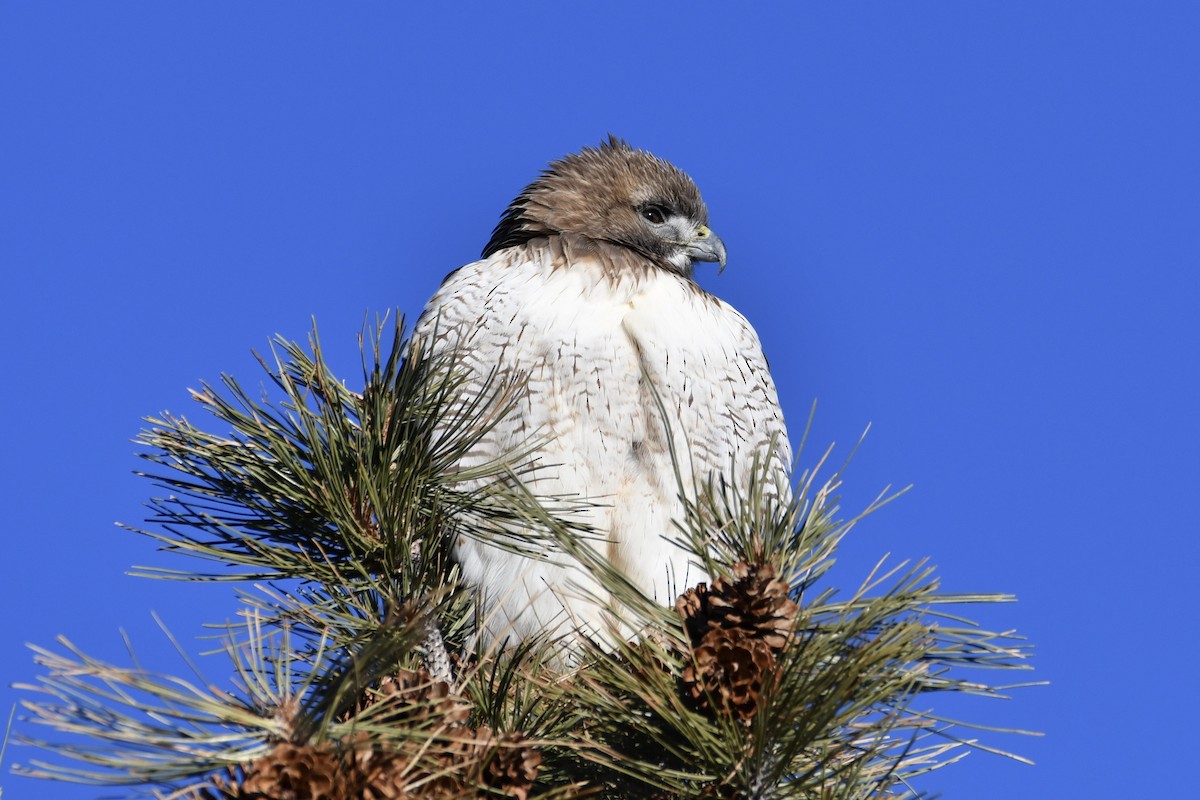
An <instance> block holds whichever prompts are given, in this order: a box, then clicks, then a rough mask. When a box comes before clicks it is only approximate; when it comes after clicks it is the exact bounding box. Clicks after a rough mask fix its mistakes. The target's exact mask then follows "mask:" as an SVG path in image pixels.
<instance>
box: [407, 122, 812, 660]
mask: <svg viewBox="0 0 1200 800" xmlns="http://www.w3.org/2000/svg"><path fill="white" fill-rule="evenodd" d="M707 221H708V219H707V210H706V209H705V206H704V203H703V200H702V199H701V197H700V193H699V191H698V190H697V189H696V187H695V185H694V184H693V183H692V181H691V179H690V178H688V177H687V175H685V174H684V173H683V172H681V171H679V170H678V169H676V168H675V167H673V166H671V165H670V164H668V163H667V162H665V161H662V160H660V159H657V158H655V157H653V156H651V155H650V154H648V153H645V152H644V151H640V150H635V149H633V148H631V147H629V146H628V145H626V144H625V143H624V142H621V141H619V140H616V139H612V138H610V139H609V140H608V141H607V142H605V143H603V144H601V146H600V147H598V148H585V149H584V150H583V151H582V152H581V153H577V154H575V155H572V156H568V157H566V158H564V159H562V160H560V161H558V162H555V163H553V164H551V166H550V168H549V169H548V170H547V171H546V172H545V173H543V175H542V176H541V177H540V178H539V179H538V180H537V181H535V182H534V183H533V184H531V185H530V186H529V187H527V188H526V189H525V191H523V192H522V193H521V194H520V195H519V196H518V197H517V199H516V200H514V201H513V203H512V205H511V206H510V207H509V209H508V210H507V211H506V212H505V214H504V216H503V217H502V219H501V222H500V224H499V225H498V226H497V227H496V230H495V232H494V234H493V236H492V239H491V241H490V242H489V243H488V245H487V247H485V249H484V252H483V255H484V257H483V259H482V260H480V261H476V262H474V263H471V264H468V265H466V266H464V267H462V268H460V269H459V270H457V271H455V272H453V273H451V274H450V276H448V277H447V279H446V281H445V282H444V283H443V285H442V286H441V288H440V289H439V290H438V291H437V293H436V294H435V295H434V297H433V299H432V300H430V302H429V304H428V306H427V307H426V309H425V311H424V313H423V314H422V316H421V318H420V319H419V320H418V322H417V326H416V329H415V332H414V341H415V342H417V343H418V345H419V346H420V347H421V348H422V352H425V353H429V354H434V355H437V354H450V355H452V356H453V358H454V359H455V361H456V363H457V365H458V367H459V369H460V370H461V371H462V372H463V374H464V376H465V378H466V381H467V385H466V386H465V387H464V397H466V396H470V395H472V393H480V392H483V391H485V385H486V384H488V381H489V380H490V379H495V378H499V379H502V380H515V381H516V382H517V385H518V386H519V397H518V400H517V402H516V405H515V407H514V408H513V409H512V411H510V412H509V413H508V414H507V415H505V416H504V418H503V419H501V420H500V421H499V423H498V424H496V425H495V426H494V427H492V428H491V429H490V430H488V431H487V432H486V434H484V435H483V437H482V438H481V440H480V441H479V443H478V444H477V445H476V447H475V451H474V452H472V453H471V454H470V456H469V457H470V458H471V460H486V459H492V458H503V457H506V456H508V455H510V454H514V453H521V452H524V451H525V450H526V449H527V448H528V446H529V444H530V442H531V441H533V440H535V439H536V440H538V441H539V442H540V446H539V448H538V449H537V451H536V453H535V454H534V456H533V457H534V459H535V464H536V469H535V470H534V471H533V472H532V473H531V478H532V479H531V480H530V481H529V484H528V485H529V487H530V488H531V489H532V490H533V491H534V493H535V494H537V495H538V496H543V497H547V498H558V500H556V501H555V502H563V501H562V498H573V499H576V500H577V501H578V503H572V504H571V505H574V506H579V505H580V504H583V506H584V507H583V508H582V509H579V508H577V509H576V511H575V512H574V513H575V515H576V519H577V521H582V522H585V523H586V524H588V525H590V526H592V527H593V528H594V529H595V530H596V531H597V532H599V533H600V534H602V535H603V537H604V542H603V543H601V544H599V545H597V546H598V547H600V549H601V550H602V551H603V553H604V554H605V555H606V556H608V558H609V559H610V560H611V561H612V562H613V564H614V565H615V566H617V567H618V568H619V569H621V570H622V571H623V572H625V574H626V575H627V576H628V577H629V578H630V579H631V580H632V582H633V583H634V584H635V585H637V586H638V587H640V588H642V589H643V590H644V591H645V592H646V593H648V594H649V595H651V596H653V597H654V598H655V599H656V600H658V601H659V602H662V603H664V604H669V603H671V602H673V601H674V599H675V597H676V596H677V595H678V594H679V593H680V592H682V591H683V590H684V589H685V588H687V587H688V586H691V585H694V584H695V583H696V582H698V581H701V580H705V579H706V578H707V576H706V575H705V574H704V572H703V570H702V568H701V567H700V565H699V564H698V563H696V559H695V558H694V557H693V556H690V555H689V554H688V553H686V552H684V551H683V550H681V549H680V548H678V547H676V546H675V545H674V544H673V543H672V542H671V541H670V540H673V539H677V538H678V530H677V529H676V528H675V527H674V524H673V521H674V520H678V519H680V517H681V515H682V503H681V501H680V498H679V485H680V484H679V481H678V477H679V475H678V474H677V471H676V464H675V461H674V460H673V458H672V455H671V450H672V444H673V445H674V449H675V451H676V452H677V454H678V455H679V468H680V470H681V473H682V477H683V485H684V486H692V485H693V480H694V479H695V480H699V481H701V482H702V481H704V480H707V479H708V478H709V477H710V476H713V475H725V474H729V473H730V472H731V470H732V471H733V473H735V474H737V475H738V476H739V477H741V478H745V477H746V476H748V474H749V473H750V471H751V469H752V466H753V465H754V463H755V461H756V459H761V458H767V459H771V460H773V463H776V464H777V465H778V468H779V475H780V476H781V482H783V481H786V470H787V465H788V464H789V462H790V458H791V453H790V449H789V445H788V442H787V434H786V429H785V427H784V423H783V417H782V414H781V412H780V409H779V404H778V400H777V397H776V392H775V386H774V383H773V381H772V379H771V375H770V372H769V370H768V368H767V363H766V359H765V358H764V357H763V354H762V348H761V345H760V343H759V340H758V336H757V334H756V333H755V331H754V329H753V328H752V327H751V326H750V324H749V322H747V321H746V319H745V318H744V317H743V316H742V315H741V314H740V313H738V312H737V311H736V310H735V309H733V308H732V307H731V306H729V305H728V304H727V303H725V302H724V301H722V300H720V299H718V298H716V297H714V296H713V295H711V294H709V293H708V292H706V291H704V290H703V289H701V288H700V287H699V286H698V285H697V284H696V283H695V282H694V281H693V280H692V279H691V273H692V262H693V260H710V261H720V262H722V264H723V263H724V259H725V249H724V245H723V244H722V243H721V241H720V239H719V238H718V237H716V235H715V234H713V233H712V232H711V231H710V230H709V229H708V227H707ZM660 403H661V404H662V408H663V409H665V411H666V416H667V419H666V420H664V419H663V415H662V413H661V412H660V406H659V404H660ZM668 431H669V434H668ZM669 436H670V437H672V438H673V440H674V441H673V442H672V441H671V440H670V439H669V438H668V437H669ZM567 502H569V501H567ZM456 555H457V558H458V560H459V562H460V564H461V566H462V570H463V575H464V577H465V578H466V579H467V580H468V581H469V582H470V583H471V584H473V585H474V586H475V587H476V589H477V591H478V592H479V593H480V607H481V609H482V610H483V617H482V619H481V623H480V629H479V632H480V634H481V635H483V636H484V637H485V640H487V641H497V640H502V639H504V638H510V639H512V640H514V641H520V640H524V639H527V638H530V637H532V636H535V635H538V634H541V633H547V632H555V631H556V630H558V629H559V628H560V627H561V626H562V625H564V624H565V623H570V624H572V625H574V626H578V627H581V628H583V629H585V630H587V631H588V632H590V633H600V632H602V631H603V630H604V628H605V627H606V625H607V624H608V623H607V622H606V618H605V615H604V613H603V610H602V607H601V606H599V605H597V604H596V603H595V602H593V601H592V600H589V599H588V598H586V597H584V596H583V595H584V593H587V592H591V593H593V594H596V595H599V596H600V597H602V596H603V593H602V592H601V591H600V589H599V587H598V586H597V585H596V584H595V583H594V582H593V581H591V580H590V579H589V578H588V577H587V576H586V575H585V574H583V573H582V572H581V570H579V569H577V568H575V567H573V566H572V565H571V564H569V563H563V562H562V561H561V560H560V561H558V562H550V561H545V560H534V559H530V558H526V557H523V556H521V555H518V554H514V553H513V552H511V551H509V550H505V549H501V548H498V547H493V546H489V545H488V544H486V543H481V542H479V541H477V540H475V539H471V538H465V537H464V538H463V539H462V540H461V541H460V542H459V543H458V545H457V548H456Z"/></svg>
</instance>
